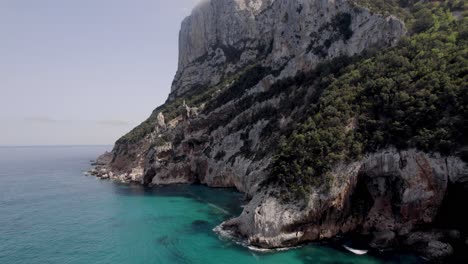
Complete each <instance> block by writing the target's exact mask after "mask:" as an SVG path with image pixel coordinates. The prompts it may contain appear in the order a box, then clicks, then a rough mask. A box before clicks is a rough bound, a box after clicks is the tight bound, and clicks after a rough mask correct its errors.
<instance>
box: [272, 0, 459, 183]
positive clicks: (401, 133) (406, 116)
mask: <svg viewBox="0 0 468 264" xmlns="http://www.w3.org/2000/svg"><path fill="white" fill-rule="evenodd" d="M449 2H450V1H442V2H441V3H437V4H434V3H426V4H425V5H424V6H421V5H420V4H418V5H417V8H418V12H416V13H415V14H416V16H415V20H416V22H415V23H414V26H415V30H414V31H413V32H418V33H417V34H415V35H413V36H411V37H409V38H405V39H403V40H402V41H401V42H400V43H399V45H397V47H395V48H392V49H388V50H385V51H382V52H378V53H377V54H374V55H372V56H368V57H367V58H362V59H359V60H358V61H357V62H354V63H350V64H349V65H348V66H346V67H345V68H343V69H341V70H339V71H332V72H330V74H328V75H321V76H319V80H318V87H323V88H322V89H323V92H322V93H321V94H320V97H319V99H318V100H317V102H316V103H314V104H312V105H311V106H310V108H309V110H308V113H309V114H308V116H309V117H308V119H307V120H306V121H304V122H301V123H300V124H298V125H297V127H296V128H295V129H294V131H293V132H292V133H291V135H289V136H288V137H287V138H285V139H284V140H283V141H282V143H281V145H280V147H279V151H278V153H277V155H276V156H275V158H274V161H273V163H272V166H271V171H270V174H271V178H270V181H274V182H276V183H280V184H281V185H284V186H286V187H288V188H289V189H291V190H293V191H294V190H299V188H298V187H299V186H306V188H307V186H309V187H310V186H324V184H325V183H327V182H328V181H329V179H327V177H330V176H329V171H330V169H331V168H332V166H333V165H334V164H336V163H337V162H339V161H345V162H346V161H350V160H353V159H357V158H359V157H360V156H361V155H363V154H364V153H365V152H372V151H376V150H378V149H382V148H385V147H388V146H396V147H398V148H411V147H416V148H419V149H422V150H424V151H427V152H441V153H443V154H450V153H454V152H455V151H456V150H457V148H459V147H460V146H463V145H466V144H468V138H467V137H466V135H467V134H468V79H467V78H468V77H467V75H468V39H467V33H466V31H467V28H468V19H466V18H464V17H461V18H456V17H454V16H453V15H452V11H453V10H452V9H451V7H450V4H449ZM456 6H457V8H458V7H459V6H458V5H456ZM421 10H425V11H421ZM465 10H466V8H465ZM420 12H422V13H420ZM426 12H429V14H426ZM465 13H466V11H465ZM424 14H426V15H424ZM425 16H429V17H430V18H431V21H429V20H427V19H426V18H424V17H425ZM418 21H420V22H418Z"/></svg>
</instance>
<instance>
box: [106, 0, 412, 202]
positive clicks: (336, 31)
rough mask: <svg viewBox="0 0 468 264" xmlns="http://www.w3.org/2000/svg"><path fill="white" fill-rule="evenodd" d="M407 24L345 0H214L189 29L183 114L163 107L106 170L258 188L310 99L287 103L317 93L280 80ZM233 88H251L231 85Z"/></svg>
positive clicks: (118, 175)
mask: <svg viewBox="0 0 468 264" xmlns="http://www.w3.org/2000/svg"><path fill="white" fill-rule="evenodd" d="M404 34H405V27H404V24H403V23H402V22H401V21H400V20H398V19H396V18H395V17H393V16H387V17H385V16H382V15H379V14H374V13H371V12H369V11H368V10H367V9H364V8H361V7H358V6H355V5H354V4H352V3H351V2H348V1H345V0H308V1H297V0H288V1H277V0H276V1H275V0H212V1H204V2H203V3H202V4H201V5H199V6H198V7H197V8H195V9H194V11H193V12H192V14H191V15H190V16H189V17H188V18H186V19H185V20H184V22H183V23H182V28H181V31H180V43H179V46H180V55H179V69H178V71H177V74H176V76H175V79H174V83H173V86H172V93H171V95H170V96H169V99H168V102H167V103H166V105H170V104H176V103H177V102H180V104H181V105H180V107H179V108H178V109H180V110H178V114H177V115H175V118H174V114H173V113H168V112H165V108H164V106H162V107H161V108H158V109H161V111H155V112H154V113H153V115H152V117H154V118H150V119H151V120H153V121H151V124H150V125H148V123H150V122H148V121H147V122H145V123H144V124H142V125H141V126H140V127H145V128H144V129H145V131H148V132H145V134H144V135H143V136H142V137H141V139H138V140H136V141H135V140H133V141H132V142H128V141H120V140H119V141H118V142H117V143H116V146H115V147H114V150H113V151H112V154H113V158H112V159H111V160H110V161H109V162H108V164H106V165H101V166H100V168H99V169H98V170H99V171H102V173H99V174H102V175H108V174H109V173H108V172H112V176H110V178H114V179H119V180H123V181H138V182H141V183H147V184H171V183H193V182H201V183H204V184H207V185H210V186H220V187H236V188H237V189H239V190H240V191H243V192H246V193H248V194H249V195H253V194H254V193H255V190H256V189H257V186H258V183H259V182H261V181H262V180H263V179H264V177H265V172H264V169H265V168H266V167H267V166H268V164H269V162H270V159H271V156H272V154H273V151H272V150H273V149H274V148H275V143H276V142H277V140H278V137H279V136H280V134H281V130H284V129H287V127H288V125H290V124H292V123H293V122H294V118H293V116H292V114H293V113H295V115H297V116H299V115H300V113H301V111H303V110H302V109H301V108H303V106H304V105H306V102H304V103H303V104H301V103H297V104H296V105H292V106H290V107H293V108H295V109H291V108H289V109H285V107H284V105H289V104H290V103H288V102H290V101H292V100H295V99H294V98H291V97H292V96H295V97H298V98H300V96H301V93H303V94H304V95H305V96H307V97H308V98H309V100H311V99H310V98H311V97H312V95H313V93H314V89H315V87H314V86H311V85H308V86H304V87H297V89H296V91H293V92H291V91H281V90H280V91H278V92H277V94H273V95H272V94H271V92H269V90H270V89H271V87H272V86H274V85H275V84H276V83H278V82H279V81H281V80H283V79H285V78H287V77H292V76H295V75H297V74H298V73H299V72H307V71H310V70H312V69H313V68H314V67H315V66H316V65H317V63H319V62H323V61H327V60H329V59H332V58H335V57H339V56H343V55H353V54H358V53H360V52H362V51H364V50H365V49H366V48H368V47H373V46H376V47H387V46H391V45H393V44H395V43H396V41H397V40H398V39H399V37H401V36H402V35H404ZM253 75H256V76H257V77H256V78H257V79H256V80H254V81H252V80H251V79H252V78H253V77H250V76H253ZM245 79H248V80H249V81H248V83H247V81H244V82H242V80H245ZM236 80H237V82H236ZM221 82H222V85H220V83H221ZM212 87H215V88H216V87H218V88H217V89H215V90H213V89H212ZM230 89H231V90H235V89H243V91H240V93H239V95H238V96H231V95H230V94H229V93H227V95H226V92H228V90H230ZM211 90H213V91H212V92H210V93H209V94H208V96H206V98H207V99H206V100H204V101H200V100H196V102H197V104H196V105H188V104H189V102H187V104H186V102H185V98H187V99H190V98H193V97H195V96H198V93H204V91H211ZM265 93H269V96H270V97H269V98H267V97H266V96H263V94H265ZM219 97H221V99H219ZM229 97H232V98H229ZM254 97H259V100H257V102H256V103H255V104H248V105H245V102H246V101H248V100H253V98H254ZM266 99H268V100H266ZM217 100H218V101H221V102H220V103H218V104H217V103H216V101H217ZM213 101H215V103H213ZM260 101H262V102H260ZM241 103H244V105H240V104H241ZM205 104H209V107H205ZM172 111H173V110H172ZM168 115H170V116H172V117H171V118H170V119H169V120H168V119H167V118H165V116H168ZM273 115H274V116H273ZM278 120H279V121H278ZM148 127H152V129H148ZM137 129H140V128H137ZM138 133H139V134H142V133H140V132H138ZM135 168H137V169H135Z"/></svg>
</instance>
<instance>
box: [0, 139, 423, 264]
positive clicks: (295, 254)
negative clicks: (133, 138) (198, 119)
mask: <svg viewBox="0 0 468 264" xmlns="http://www.w3.org/2000/svg"><path fill="white" fill-rule="evenodd" d="M110 148H111V147H110V146H107V147H106V146H86V147H1V148H0V264H16V263H18V264H20V263H21V264H25V263H47V264H90V263H109V264H111V263H112V264H120V263H132V264H133V263H135V264H139V263H141V264H143V263H161V264H166V263H181V264H191V263H193V264H197V263H199V264H210V263H213V264H215V263H216V264H219V263H233V264H234V263H235V264H242V263H246V264H249V263H278V264H286V263H291V264H296V263H297V264H303V263H362V264H364V263H421V260H420V259H418V258H417V257H414V256H410V255H399V254H392V255H379V254H377V255H365V256H357V255H353V254H351V253H348V252H347V251H345V250H343V249H342V248H341V247H340V246H337V245H335V246H331V245H328V246H327V245H324V244H311V245H308V246H304V247H301V248H298V249H293V250H288V251H282V252H274V253H271V252H270V253H259V252H254V251H250V250H249V249H247V248H245V247H242V246H240V245H238V244H236V243H234V242H232V241H230V240H227V239H223V238H220V237H218V235H217V234H216V233H214V232H213V231H212V229H213V228H214V227H216V226H217V225H218V224H219V223H221V222H222V221H223V220H226V219H229V218H230V217H233V216H235V215H238V214H239V213H240V212H241V211H242V208H241V205H242V203H243V195H242V194H240V193H237V192H235V191H234V190H230V189H211V188H207V187H204V186H171V187H155V188H145V187H143V186H138V185H124V184H120V183H117V182H113V181H108V180H99V179H97V178H94V177H87V176H85V175H84V172H85V171H86V170H88V169H89V168H90V160H94V159H95V158H96V157H97V156H98V155H99V154H101V153H103V152H104V151H106V150H110Z"/></svg>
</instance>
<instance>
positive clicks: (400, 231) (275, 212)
mask: <svg viewBox="0 0 468 264" xmlns="http://www.w3.org/2000/svg"><path fill="white" fill-rule="evenodd" d="M332 175H333V177H332V179H333V180H332V184H331V187H330V188H329V189H325V188H318V189H315V190H314V192H313V193H311V194H310V195H309V196H308V197H307V198H306V199H305V200H303V201H302V203H298V202H297V200H295V201H294V202H285V201H284V198H282V197H281V193H280V192H279V191H278V189H276V188H274V187H270V188H268V189H265V190H263V191H261V192H259V193H258V194H257V195H256V196H255V197H254V198H253V199H252V201H251V202H250V203H249V204H248V205H247V206H246V207H245V210H244V212H243V213H242V215H241V216H239V217H237V218H234V219H232V220H229V221H227V222H225V223H223V224H222V228H223V229H224V230H227V231H229V232H231V233H233V234H235V235H237V236H241V237H243V238H245V239H247V240H248V241H249V243H251V244H254V245H257V246H260V247H267V248H277V247H288V246H293V245H297V244H300V243H304V242H307V241H314V240H321V239H327V238H332V237H334V236H336V235H341V234H346V233H349V232H359V233H364V234H373V236H374V239H373V241H372V243H371V244H370V245H371V246H374V247H384V248H388V247H389V246H396V245H406V246H411V247H413V248H415V249H416V250H418V251H419V252H420V253H423V254H424V255H426V256H428V257H431V258H432V259H434V258H435V259H441V258H443V257H447V256H448V255H450V254H451V253H452V252H453V248H452V246H451V245H450V242H451V241H456V240H457V239H460V234H459V233H458V231H447V230H446V231H437V232H436V231H427V228H428V227H429V226H431V225H430V224H434V223H435V222H436V217H437V215H438V210H439V208H441V207H442V203H443V201H444V198H445V197H446V194H447V188H448V186H449V185H450V184H456V181H460V180H462V179H463V180H464V181H466V180H468V167H467V166H466V164H464V163H463V162H461V161H460V160H459V159H458V158H455V157H441V156H440V155H437V154H432V155H431V154H427V153H423V152H419V151H416V150H408V151H401V152H399V151H396V150H394V149H390V150H385V151H381V152H379V153H375V154H371V155H369V156H367V157H366V158H365V159H363V160H362V161H360V162H355V163H352V164H347V165H340V166H337V167H336V168H335V169H334V171H333V174H332ZM417 230H425V231H420V232H419V233H418V232H416V233H415V231H417ZM428 253H430V254H428Z"/></svg>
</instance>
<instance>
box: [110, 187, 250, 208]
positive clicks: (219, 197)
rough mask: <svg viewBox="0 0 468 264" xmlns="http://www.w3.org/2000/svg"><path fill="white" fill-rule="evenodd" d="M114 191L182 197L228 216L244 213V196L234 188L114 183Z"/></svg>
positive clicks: (136, 194) (129, 193)
mask: <svg viewBox="0 0 468 264" xmlns="http://www.w3.org/2000/svg"><path fill="white" fill-rule="evenodd" d="M112 187H113V191H114V193H115V194H117V195H122V196H146V197H182V198H188V199H192V200H194V201H196V202H200V203H203V204H208V205H210V206H211V207H213V208H216V209H217V210H218V211H222V212H224V213H225V214H226V215H228V216H233V215H238V214H240V213H241V212H242V207H241V205H242V204H243V197H244V196H243V194H242V193H239V192H237V191H236V190H235V189H234V188H210V187H207V186H204V185H183V184H181V185H169V186H153V187H148V186H143V185H139V184H123V183H118V182H113V183H112Z"/></svg>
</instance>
